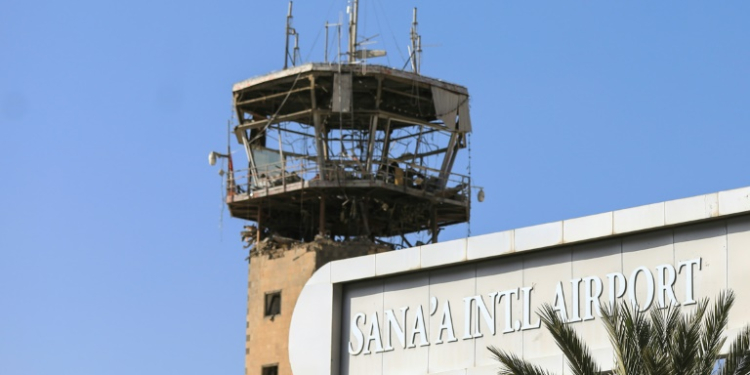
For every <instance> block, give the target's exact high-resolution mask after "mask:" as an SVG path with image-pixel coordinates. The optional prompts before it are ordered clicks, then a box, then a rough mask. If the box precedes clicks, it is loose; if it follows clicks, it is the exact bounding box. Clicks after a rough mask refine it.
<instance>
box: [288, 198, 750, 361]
mask: <svg viewBox="0 0 750 375" xmlns="http://www.w3.org/2000/svg"><path fill="white" fill-rule="evenodd" d="M727 215H732V216H731V217H727ZM535 250H539V251H535ZM698 258H700V260H701V261H700V263H699V264H693V265H692V267H693V268H692V272H693V277H692V280H689V279H688V277H687V274H686V273H687V272H688V271H687V268H688V266H689V265H688V266H683V267H680V263H681V262H685V261H689V260H694V259H698ZM472 261H473V262H472ZM748 264H750V188H743V189H736V190H731V191H727V192H720V193H715V194H706V195H702V196H698V197H692V198H686V199H679V200H674V201H669V202H664V203H658V204H653V205H647V206H641V207H636V208H631V209H626V210H620V211H614V212H609V213H604V214H600V215H592V216H587V217H583V218H577V219H571V220H566V221H561V222H556V223H549V224H543V225H538V226H532V227H527V228H520V229H516V230H511V231H506V232H500V233H494V234H489V235H484V236H477V237H472V238H469V239H462V240H456V241H448V242H444V243H440V244H435V245H425V246H421V247H418V248H412V249H406V250H400V251H395V252H391V253H384V254H378V255H372V256H366V257H361V258H353V259H348V260H346V261H337V262H333V263H331V264H329V265H326V266H324V267H322V268H321V269H320V270H319V271H318V272H317V273H316V274H315V275H314V276H313V277H312V278H311V279H310V281H309V282H308V284H307V285H306V286H305V289H304V291H303V293H302V294H301V296H300V299H299V301H298V304H297V307H296V308H295V313H294V315H293V318H292V327H291V332H290V344H289V345H290V361H291V362H292V366H293V371H294V373H295V374H298V375H312V374H336V375H347V374H378V375H382V374H425V375H428V374H429V375H435V374H445V375H450V374H465V375H469V374H471V375H485V374H495V373H496V371H497V365H496V363H495V361H494V359H492V358H491V357H490V356H489V352H488V351H487V349H486V346H488V345H495V346H497V347H499V348H501V349H504V350H508V351H511V352H514V353H516V354H519V355H523V356H524V357H525V358H526V359H529V360H531V361H532V362H534V363H536V364H540V365H544V366H545V367H546V368H547V369H549V370H551V371H553V372H556V373H568V372H567V369H566V368H565V366H564V363H565V360H564V359H563V357H562V355H561V354H560V352H559V349H557V347H556V345H555V344H554V341H552V340H551V338H550V337H549V335H548V334H547V333H546V331H545V330H544V328H540V329H527V330H519V331H516V330H517V329H518V328H520V325H521V321H523V315H524V313H525V312H524V306H523V301H522V300H523V298H521V297H520V296H519V295H520V294H521V293H515V294H510V295H505V297H506V299H505V300H500V302H499V303H497V302H498V301H497V299H495V303H490V302H489V301H492V300H493V298H496V297H497V294H496V293H498V292H500V291H506V292H507V291H508V290H509V289H513V288H524V287H531V288H533V294H531V295H532V297H530V307H531V310H534V311H536V309H538V307H539V306H541V304H542V303H544V302H547V303H553V302H554V300H555V296H556V293H557V288H556V286H557V284H558V283H559V284H560V286H561V287H562V293H563V294H564V296H565V300H566V306H565V308H566V313H567V315H568V316H569V319H574V318H575V317H574V315H575V314H574V303H573V295H575V294H577V296H578V302H577V307H578V308H577V310H578V313H577V314H578V315H580V316H581V318H584V317H585V316H586V313H587V303H588V302H591V301H590V300H587V299H586V298H587V296H588V294H597V295H599V301H600V303H601V304H602V305H604V304H606V303H608V301H609V300H610V293H612V292H611V291H612V290H614V291H617V288H618V286H617V285H614V286H611V285H610V279H608V275H611V274H613V273H621V274H622V275H624V277H625V279H626V280H624V282H625V284H626V293H624V295H623V297H622V298H621V300H622V299H625V300H628V299H629V298H630V293H629V291H630V290H631V289H632V290H634V291H635V293H634V295H635V297H636V299H637V301H639V303H642V302H643V301H647V300H648V299H649V293H648V291H647V288H646V286H647V285H648V281H649V278H651V279H652V280H653V283H654V285H655V289H654V291H653V293H652V294H653V297H652V305H653V306H657V305H658V303H659V295H660V294H661V296H662V300H664V301H669V300H670V296H669V294H670V293H669V292H667V291H665V290H666V289H665V290H660V289H659V286H664V285H667V284H669V283H670V282H671V283H673V291H674V295H675V297H676V299H677V300H679V301H680V302H685V300H686V299H687V298H688V296H689V295H691V293H692V295H693V296H694V297H695V299H700V298H704V297H709V298H713V297H714V296H715V295H716V294H717V293H719V291H721V290H724V289H725V288H727V287H728V288H732V289H734V290H735V292H736V294H737V301H736V303H735V307H734V309H733V310H732V311H733V312H732V315H731V316H730V322H729V332H730V333H732V332H737V330H738V329H739V328H740V327H742V326H743V325H745V324H747V322H748V321H750V288H748V285H750V272H748V271H747V265H748ZM659 266H661V268H658V267H659ZM670 267H673V268H674V269H675V274H674V275H671V276H670V274H669V268H670ZM660 272H662V273H661V274H660ZM634 274H635V275H637V279H636V280H634V279H633V275H634ZM394 275H395V276H394ZM670 278H671V280H670ZM368 279H369V280H370V281H368ZM577 279H582V280H581V281H576V280H577ZM587 279H588V280H589V282H590V284H588V285H587V284H586V281H584V280H587ZM594 279H598V280H601V290H598V288H597V285H596V284H597V282H596V281H595V280H594ZM359 280H363V281H359ZM691 282H692V283H691ZM341 286H343V288H341ZM612 288H614V289H612ZM342 289H343V290H344V292H343V294H336V293H342V292H340V291H339V290H342ZM519 292H520V289H519ZM493 293H495V294H494V297H493ZM336 296H338V297H336ZM476 296H481V297H482V298H483V301H484V302H486V303H487V306H488V311H486V313H488V314H489V316H490V317H491V318H492V319H494V322H495V330H496V332H495V335H492V333H491V329H490V327H489V326H487V324H486V322H485V318H486V316H482V315H481V314H480V312H479V310H477V308H476V306H475V305H474V304H467V303H466V299H467V297H476ZM432 297H436V298H437V304H436V305H435V309H434V310H433V309H432V306H431V305H432V303H431V299H432ZM469 299H471V298H469ZM507 299H511V300H512V306H509V308H510V315H508V314H507V311H506V304H505V302H506V300H507ZM336 300H342V301H343V302H342V306H340V307H338V306H337V304H336V302H335V301H336ZM446 301H449V304H450V314H451V317H452V319H453V334H454V335H455V337H456V338H457V340H456V341H455V342H452V343H445V342H443V343H441V344H436V343H435V341H436V340H437V336H438V334H439V333H442V339H443V340H442V341H446V339H447V337H448V335H447V331H446V330H445V329H441V317H442V316H443V312H444V310H443V307H444V304H445V302H446ZM407 306H408V309H407V310H406V313H405V314H406V315H405V316H406V321H405V322H402V324H403V327H401V328H403V330H404V331H405V332H406V333H405V335H406V336H407V341H408V336H409V334H410V332H412V331H413V327H414V323H415V320H414V317H415V316H416V311H414V310H415V309H416V307H417V306H422V308H423V310H424V317H425V326H426V330H427V331H428V334H427V336H428V341H429V345H427V346H417V347H415V348H408V349H404V348H402V347H401V346H400V343H399V341H398V340H397V338H396V337H394V331H393V330H391V331H388V330H387V329H386V327H385V319H386V318H385V315H386V312H387V311H393V312H394V313H397V314H396V315H397V316H398V319H401V315H399V314H400V313H401V311H402V310H401V309H402V308H403V307H407ZM466 306H469V308H468V309H467V308H466ZM592 306H593V305H592ZM334 308H338V309H341V321H340V322H334V321H332V319H331V318H330V317H332V316H334V314H333V309H334ZM590 309H591V310H592V313H593V314H594V315H595V318H594V319H593V320H589V321H582V322H572V323H571V324H572V325H573V327H575V328H576V330H577V331H578V332H579V334H580V335H581V336H582V337H583V338H584V339H585V341H586V342H588V343H589V344H590V345H591V348H592V351H593V354H594V357H595V359H596V360H597V362H598V363H599V364H600V365H601V366H602V367H603V368H604V369H606V368H608V367H609V366H611V364H612V352H611V350H610V349H609V348H608V347H607V341H608V339H607V337H606V335H604V334H603V333H602V331H603V327H601V322H600V320H599V317H598V315H597V314H596V313H595V312H594V309H593V307H592V308H590ZM356 312H362V313H365V315H366V316H367V320H366V322H363V321H361V322H360V324H359V326H360V329H361V330H362V332H363V334H364V335H365V337H367V335H368V331H367V329H368V328H369V325H368V324H369V323H370V322H371V317H372V314H373V313H374V312H377V315H378V319H379V324H380V328H381V330H383V334H382V337H381V339H382V340H383V344H384V345H385V343H386V340H390V341H389V342H390V343H391V344H393V345H392V346H393V347H394V348H393V350H390V351H386V352H384V353H369V354H359V355H356V356H350V355H349V353H348V352H347V350H346V349H347V346H348V341H349V340H353V339H354V338H353V336H352V333H351V332H350V331H349V325H350V323H351V322H350V320H351V317H352V314H353V313H356ZM467 313H468V314H469V316H470V319H469V320H468V321H469V323H468V324H469V332H470V333H472V334H473V333H474V329H475V327H476V324H477V323H478V324H479V329H480V331H481V333H482V337H472V338H470V339H464V337H463V336H464V334H465V333H466V324H467V323H466V322H467V319H466V318H467ZM506 315H508V316H510V326H511V328H512V329H510V330H508V332H505V333H504V331H505V330H506V329H507V326H508V325H507V324H506ZM326 317H328V318H326ZM531 320H532V322H535V321H536V317H535V316H532V317H531ZM582 320H583V319H582ZM334 324H337V325H340V327H336V328H340V330H341V332H343V334H342V335H341V338H342V340H341V343H340V345H338V344H337V341H338V340H336V339H333V338H331V332H335V331H336V328H334ZM386 335H387V336H386ZM417 337H418V336H417ZM418 340H419V339H418V338H417V341H418ZM311 342H314V343H315V345H310V343H311ZM337 345H338V346H337ZM372 345H374V344H373V343H372V342H370V347H372ZM333 350H337V351H339V352H340V353H341V355H340V357H341V361H340V362H339V363H331V358H336V357H337V356H335V355H332V354H331V353H332V351H333ZM371 351H372V350H371Z"/></svg>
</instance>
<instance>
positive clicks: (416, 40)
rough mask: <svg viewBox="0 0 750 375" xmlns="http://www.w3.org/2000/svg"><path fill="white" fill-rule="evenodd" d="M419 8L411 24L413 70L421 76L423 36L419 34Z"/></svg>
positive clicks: (415, 9)
mask: <svg viewBox="0 0 750 375" xmlns="http://www.w3.org/2000/svg"><path fill="white" fill-rule="evenodd" d="M417 25H418V23H417V8H414V17H413V19H412V22H411V70H412V71H413V72H414V73H417V74H419V70H420V68H421V67H422V36H421V35H419V33H418V32H417Z"/></svg>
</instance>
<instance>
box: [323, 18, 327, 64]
mask: <svg viewBox="0 0 750 375" xmlns="http://www.w3.org/2000/svg"><path fill="white" fill-rule="evenodd" d="M323 61H324V62H326V63H328V21H326V48H325V56H323Z"/></svg>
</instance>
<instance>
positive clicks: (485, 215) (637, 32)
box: [0, 0, 750, 375]
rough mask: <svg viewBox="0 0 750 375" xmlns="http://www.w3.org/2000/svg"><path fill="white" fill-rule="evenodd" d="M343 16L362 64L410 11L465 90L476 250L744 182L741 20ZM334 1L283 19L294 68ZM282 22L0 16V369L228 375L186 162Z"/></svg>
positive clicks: (223, 322) (203, 198) (11, 373)
mask: <svg viewBox="0 0 750 375" xmlns="http://www.w3.org/2000/svg"><path fill="white" fill-rule="evenodd" d="M362 1H363V5H362V8H363V12H365V13H367V16H366V17H364V21H363V25H362V28H363V32H362V33H361V35H372V34H377V33H380V34H381V37H380V38H379V39H378V40H379V46H384V47H385V48H387V49H389V52H390V57H389V59H388V60H385V59H383V60H381V63H383V64H388V65H392V66H399V67H400V66H402V65H403V59H402V58H401V57H400V56H399V52H398V49H399V48H400V49H401V53H403V54H405V53H406V51H405V49H406V45H407V43H408V30H409V22H410V19H411V7H412V6H418V7H419V8H420V30H421V32H422V34H423V40H424V44H426V45H431V46H432V47H428V48H426V51H425V53H424V64H423V73H424V74H426V75H431V76H434V77H439V78H441V79H444V80H448V81H452V82H455V83H459V84H462V85H465V86H466V87H468V88H469V91H470V93H471V94H472V101H471V106H472V107H471V108H472V112H473V113H472V119H473V121H474V135H473V137H472V142H471V143H472V176H473V178H474V182H475V184H477V185H482V186H484V187H485V191H486V194H487V199H486V201H485V202H484V203H482V204H475V206H474V211H473V220H472V223H471V230H472V234H474V235H476V234H483V233H490V232H495V231H500V230H505V229H511V228H517V227H522V226H527V225H533V224H540V223H544V222H549V221H555V220H561V219H566V218H572V217H577V216H583V215H588V214H595V213H599V212H604V211H610V210H615V209H621V208H626V207H631V206H636V205H641V204H648V203H653V202H659V201H664V200H669V199H675V198H681V197H687V196H692V195H697V194H702V193H709V192H714V191H719V190H725V189H731V188H737V187H742V186H748V185H750V173H749V172H748V160H750V147H748V145H749V144H750V126H749V125H750V105H749V104H750V23H749V22H748V20H749V19H750V2H747V1H721V2H707V1H591V0H588V1H507V0H503V1H483V2H479V1H425V0H413V1H403V0H377V1H376V0H362ZM344 4H345V2H344V1H340V0H336V1H333V2H331V1H328V0H321V1H315V2H312V1H306V0H299V1H297V2H296V3H295V15H296V18H295V26H296V28H297V30H298V31H299V32H300V34H301V44H302V56H303V57H304V58H306V59H308V60H310V59H322V54H323V53H322V51H323V49H322V47H323V36H322V33H321V30H322V25H323V23H324V22H325V20H326V19H328V20H330V21H336V20H337V19H338V14H339V11H342V10H343V9H344V7H345V5H344ZM286 7H287V5H286V2H285V1H278V0H275V1H214V2H210V5H209V2H194V1H185V2H153V1H139V0H134V1H129V2H102V1H66V2H62V1H55V2H53V1H29V0H3V1H2V2H0V130H1V131H2V132H1V133H0V150H2V154H3V156H2V157H1V158H0V176H1V177H0V181H2V183H0V224H1V225H0V374H3V375H5V374H8V375H16V374H19V375H31V374H50V373H56V374H75V375H81V374H97V375H98V374H127V375H132V374H139V375H143V374H184V375H186V374H241V373H243V356H244V340H245V336H244V335H245V333H244V328H245V321H244V315H245V303H246V285H247V272H246V270H247V264H246V262H245V261H244V258H245V256H246V254H245V251H244V250H243V249H242V245H241V243H240V240H239V235H238V232H239V230H240V228H241V226H242V224H243V223H242V222H241V221H239V220H236V219H231V218H229V217H228V216H227V211H226V210H223V211H222V206H221V181H220V178H219V176H218V175H217V171H218V168H216V167H213V168H212V167H209V166H208V163H207V161H206V155H207V153H208V152H209V151H211V150H213V149H216V150H222V149H223V148H224V147H226V124H227V120H228V119H229V116H230V113H231V112H230V103H231V86H232V84H233V83H235V82H237V81H240V80H243V79H246V78H249V77H252V76H256V75H260V74H264V73H267V72H269V71H271V70H277V69H279V68H281V66H282V64H283V60H282V56H283V32H284V17H285V15H286ZM376 10H377V11H376ZM376 14H377V17H375V15H376ZM316 35H318V38H317V42H316V43H314V41H315V40H316ZM313 44H315V49H314V50H312V53H311V48H312V47H313ZM397 46H398V48H396V47H397ZM464 165H465V163H464ZM460 168H463V166H462V167H458V168H457V169H459V170H458V171H459V172H461V171H460ZM222 215H223V216H222ZM222 223H223V225H222V226H221V227H220V224H222ZM466 234H467V228H466V226H459V227H456V228H454V229H451V230H449V231H447V235H445V236H444V238H445V239H447V238H458V237H463V236H466Z"/></svg>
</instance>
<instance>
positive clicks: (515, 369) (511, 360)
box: [487, 346, 552, 375]
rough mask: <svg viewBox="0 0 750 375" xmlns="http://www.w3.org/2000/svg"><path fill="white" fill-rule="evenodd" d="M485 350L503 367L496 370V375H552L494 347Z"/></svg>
mask: <svg viewBox="0 0 750 375" xmlns="http://www.w3.org/2000/svg"><path fill="white" fill-rule="evenodd" d="M487 350H489V351H490V352H491V353H492V354H493V355H494V356H495V359H496V360H497V361H498V362H500V364H502V365H503V368H500V370H498V372H497V375H552V373H551V372H549V371H547V370H545V369H543V368H541V367H539V366H535V365H532V364H531V363H529V362H528V361H525V360H523V359H521V358H519V357H518V356H517V355H515V354H512V353H508V352H506V351H504V350H500V349H498V348H496V347H494V346H488V347H487Z"/></svg>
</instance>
